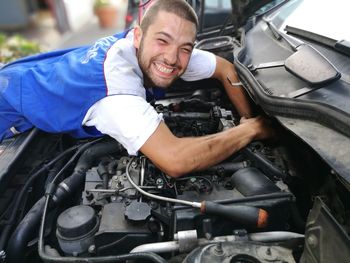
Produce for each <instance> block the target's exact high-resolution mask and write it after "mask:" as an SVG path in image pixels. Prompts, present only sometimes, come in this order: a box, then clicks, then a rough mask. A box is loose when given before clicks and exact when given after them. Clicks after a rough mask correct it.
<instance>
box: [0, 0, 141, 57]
mask: <svg viewBox="0 0 350 263" xmlns="http://www.w3.org/2000/svg"><path fill="white" fill-rule="evenodd" d="M138 2H139V1H138V0H1V1H0V62H2V63H6V62H9V61H11V60H13V59H15V58H17V57H21V56H24V55H27V54H31V53H37V52H43V51H49V50H54V49H61V48H69V47H75V46H81V45H86V44H91V43H93V42H95V40H96V39H98V38H101V37H104V36H108V35H113V34H115V33H117V32H120V31H122V30H124V29H125V28H128V27H131V26H132V25H133V23H135V21H137V7H138Z"/></svg>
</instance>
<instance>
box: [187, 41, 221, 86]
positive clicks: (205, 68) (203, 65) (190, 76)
mask: <svg viewBox="0 0 350 263" xmlns="http://www.w3.org/2000/svg"><path fill="white" fill-rule="evenodd" d="M215 68H216V57H215V55H214V54H213V53H210V52H208V51H204V50H200V49H196V48H195V49H194V50H193V52H192V55H191V58H190V62H189V63H188V66H187V69H186V71H185V73H184V74H183V75H182V76H181V78H182V79H183V80H185V81H195V80H200V79H207V78H210V77H211V76H213V74H214V72H215Z"/></svg>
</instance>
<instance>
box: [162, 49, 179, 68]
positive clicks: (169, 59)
mask: <svg viewBox="0 0 350 263" xmlns="http://www.w3.org/2000/svg"><path fill="white" fill-rule="evenodd" d="M177 59H178V49H177V47H175V46H171V47H168V48H167V49H166V51H165V52H164V60H165V62H166V63H167V64H168V65H171V66H174V65H176V62H177Z"/></svg>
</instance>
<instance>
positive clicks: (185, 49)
mask: <svg viewBox="0 0 350 263" xmlns="http://www.w3.org/2000/svg"><path fill="white" fill-rule="evenodd" d="M181 50H182V52H184V53H186V54H190V53H191V52H192V49H191V48H187V47H186V48H185V47H184V48H182V49H181Z"/></svg>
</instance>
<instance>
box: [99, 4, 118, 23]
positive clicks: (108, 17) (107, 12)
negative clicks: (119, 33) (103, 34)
mask: <svg viewBox="0 0 350 263" xmlns="http://www.w3.org/2000/svg"><path fill="white" fill-rule="evenodd" d="M94 12H95V14H96V16H97V17H98V21H99V24H100V26H101V27H105V28H107V27H114V26H115V25H116V22H117V8H116V6H115V5H114V4H113V3H112V1H111V0H95V2H94Z"/></svg>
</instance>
